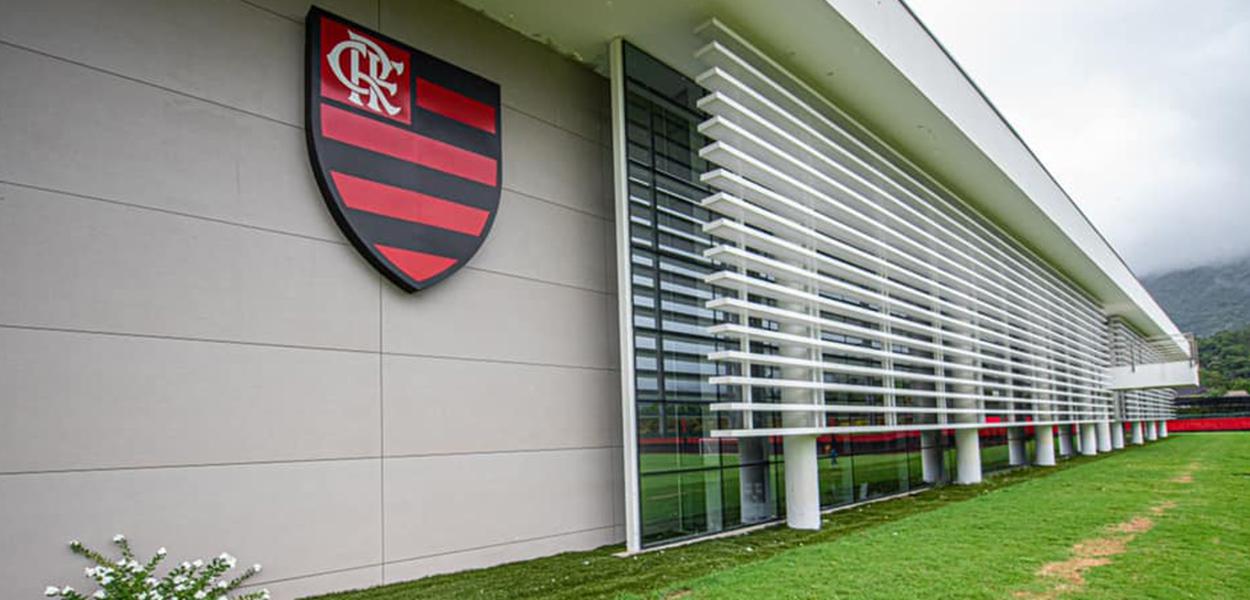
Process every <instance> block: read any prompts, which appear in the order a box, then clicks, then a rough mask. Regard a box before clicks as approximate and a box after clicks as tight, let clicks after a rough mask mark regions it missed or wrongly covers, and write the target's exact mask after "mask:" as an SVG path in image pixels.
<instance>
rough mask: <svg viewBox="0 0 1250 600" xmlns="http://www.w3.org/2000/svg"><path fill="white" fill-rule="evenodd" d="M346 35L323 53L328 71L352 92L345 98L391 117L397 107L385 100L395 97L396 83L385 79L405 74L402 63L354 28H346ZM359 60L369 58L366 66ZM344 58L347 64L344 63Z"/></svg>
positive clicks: (396, 110)
mask: <svg viewBox="0 0 1250 600" xmlns="http://www.w3.org/2000/svg"><path fill="white" fill-rule="evenodd" d="M347 36H348V39H345V40H343V41H341V42H339V43H338V44H336V45H335V46H334V48H333V49H332V50H330V52H329V54H326V60H327V61H329V63H330V70H331V71H333V72H334V76H335V77H337V78H338V80H339V81H340V82H342V84H343V85H344V86H345V87H347V89H348V90H350V91H351V94H350V95H349V96H348V100H351V101H352V102H354V103H355V104H356V105H357V106H364V107H368V108H369V110H372V111H374V112H382V111H383V110H385V111H386V114H388V115H391V116H394V115H395V114H396V113H398V112H399V110H400V107H398V106H395V105H394V104H391V102H390V101H389V100H387V96H394V95H395V90H396V86H395V82H394V81H388V80H389V79H390V78H391V75H392V74H394V75H403V74H404V63H402V62H399V61H393V60H391V57H389V56H387V55H386V51H385V50H383V49H382V47H381V46H378V45H377V44H376V43H374V42H373V41H372V40H370V39H368V38H366V37H364V36H361V35H357V34H356V32H354V31H350V30H349V31H348V32H347ZM362 59H364V60H367V61H368V63H369V64H368V68H367V69H362V68H361V60H362ZM345 60H346V62H347V65H344V64H343V63H344V61H345ZM344 66H346V72H344ZM383 92H385V93H383ZM362 97H363V99H362Z"/></svg>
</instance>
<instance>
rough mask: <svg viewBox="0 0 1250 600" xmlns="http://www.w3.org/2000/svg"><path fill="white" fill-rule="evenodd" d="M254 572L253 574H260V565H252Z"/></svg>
mask: <svg viewBox="0 0 1250 600" xmlns="http://www.w3.org/2000/svg"><path fill="white" fill-rule="evenodd" d="M252 572H253V573H259V572H260V563H256V564H254V565H252ZM266 593H268V592H266Z"/></svg>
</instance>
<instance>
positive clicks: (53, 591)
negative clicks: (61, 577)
mask: <svg viewBox="0 0 1250 600" xmlns="http://www.w3.org/2000/svg"><path fill="white" fill-rule="evenodd" d="M60 593H61V590H59V589H57V587H56V586H55V585H50V586H48V587H47V588H46V589H44V590H43V595H45V596H48V597H52V596H56V595H58V594H60Z"/></svg>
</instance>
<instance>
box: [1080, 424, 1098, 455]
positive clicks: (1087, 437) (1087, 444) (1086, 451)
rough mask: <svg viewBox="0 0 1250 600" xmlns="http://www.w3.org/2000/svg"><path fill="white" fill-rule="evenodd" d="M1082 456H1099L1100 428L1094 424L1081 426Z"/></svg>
mask: <svg viewBox="0 0 1250 600" xmlns="http://www.w3.org/2000/svg"><path fill="white" fill-rule="evenodd" d="M1081 454H1083V455H1085V456H1093V455H1095V454H1098V427H1097V426H1095V425H1094V424H1093V423H1082V424H1081Z"/></svg>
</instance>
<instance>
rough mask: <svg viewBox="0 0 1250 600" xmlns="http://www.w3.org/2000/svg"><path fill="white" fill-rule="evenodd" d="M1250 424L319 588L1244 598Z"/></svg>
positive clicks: (631, 594) (359, 595) (377, 593)
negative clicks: (662, 542) (744, 524)
mask: <svg viewBox="0 0 1250 600" xmlns="http://www.w3.org/2000/svg"><path fill="white" fill-rule="evenodd" d="M1247 494H1250V433H1204V434H1188V435H1174V436H1172V437H1171V438H1169V439H1167V440H1162V441H1160V442H1156V443H1154V444H1151V445H1147V446H1145V447H1133V448H1129V449H1127V450H1124V451H1119V452H1116V453H1114V454H1110V455H1102V456H1099V457H1095V458H1078V459H1073V460H1070V461H1066V462H1064V463H1062V464H1061V465H1060V466H1059V467H1056V468H1054V469H1039V468H1032V469H1023V470H1018V471H1014V472H1011V473H1006V474H1003V475H999V476H996V477H992V478H990V479H989V480H988V481H987V482H986V483H985V484H983V485H979V486H969V487H961V486H947V487H942V488H937V489H933V490H929V491H925V492H923V493H920V494H917V495H914V496H910V497H906V498H900V499H896V500H889V501H885V502H880V503H877V504H872V505H868V506H862V507H856V508H852V509H850V510H847V511H842V512H836V513H830V514H828V515H826V516H825V517H824V523H823V528H822V530H821V531H819V532H801V531H795V530H789V529H785V528H781V527H777V528H770V529H766V530H763V531H757V532H754V533H750V534H745V535H740V536H735V537H732V538H725V539H718V540H712V541H707V542H702V543H698V544H693V545H690V546H684V547H679V548H673V549H669V550H664V551H656V552H651V553H646V554H642V555H638V556H634V557H630V558H618V557H615V556H613V553H615V552H619V550H620V548H619V547H607V548H602V549H599V550H596V551H593V552H574V553H566V554H561V555H559V556H555V557H550V558H544V559H539V560H534V561H528V562H522V563H514V564H509V565H503V566H499V567H494V568H490V569H483V570H478V571H468V572H463V573H458V574H452V575H444V576H437V577H432V578H429V579H425V580H421V581H417V582H412V583H407V584H398V585H393V586H389V587H383V588H375V589H372V590H363V591H359V592H352V593H345V594H337V595H333V596H326V597H324V598H323V600H397V599H401V598H418V597H420V598H427V597H459V598H464V597H483V598H502V597H508V598H587V597H616V598H911V597H924V598H1022V599H1039V598H1244V597H1246V590H1247V589H1250V571H1248V570H1247V569H1246V565H1247V564H1250V522H1248V521H1247V519H1246V518H1245V509H1244V504H1243V499H1244V498H1245V497H1247Z"/></svg>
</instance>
